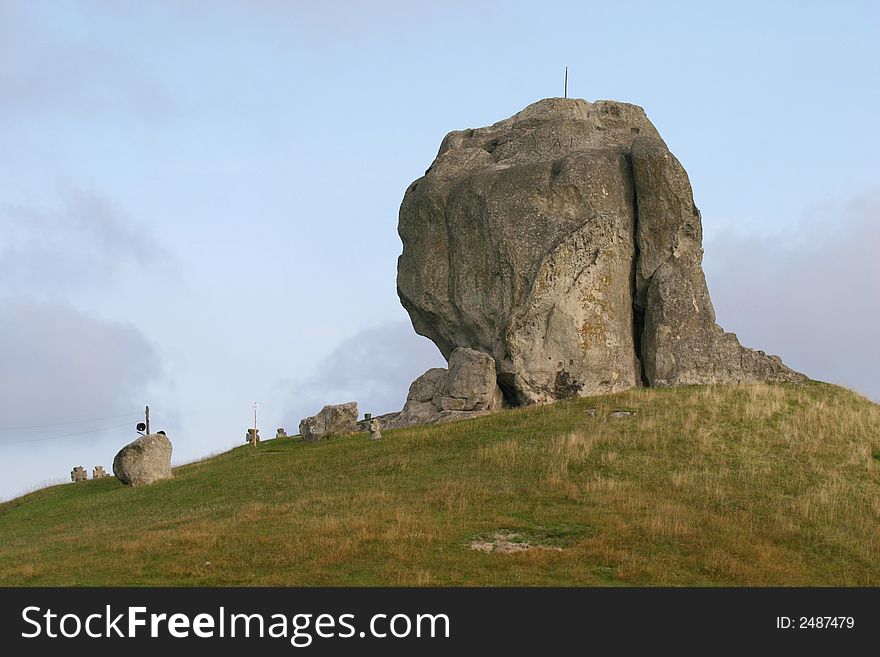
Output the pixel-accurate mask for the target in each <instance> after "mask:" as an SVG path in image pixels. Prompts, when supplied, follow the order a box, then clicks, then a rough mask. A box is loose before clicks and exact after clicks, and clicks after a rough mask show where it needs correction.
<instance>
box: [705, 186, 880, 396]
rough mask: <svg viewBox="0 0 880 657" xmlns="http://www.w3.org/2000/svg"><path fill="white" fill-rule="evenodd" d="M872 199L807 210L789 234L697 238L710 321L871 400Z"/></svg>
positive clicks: (878, 275) (874, 310)
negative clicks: (701, 243) (713, 314)
mask: <svg viewBox="0 0 880 657" xmlns="http://www.w3.org/2000/svg"><path fill="white" fill-rule="evenodd" d="M878 253H880V199H878V198H876V197H862V198H858V199H855V200H852V201H850V202H847V203H837V204H828V205H826V206H823V207H820V208H816V209H815V210H814V211H813V212H812V213H811V214H810V215H809V216H808V217H807V218H806V220H805V221H804V222H803V223H802V224H801V226H800V227H799V229H798V231H797V232H789V233H785V234H776V235H769V236H767V235H761V236H759V235H756V234H754V233H746V232H742V231H737V230H735V229H727V230H725V231H722V232H720V233H718V234H716V235H714V236H713V237H712V239H710V240H707V242H706V256H705V259H704V267H705V269H706V276H707V279H708V281H709V291H710V293H711V295H712V300H713V302H714V303H715V308H716V311H717V315H718V323H719V324H720V325H721V326H723V327H724V328H725V329H726V330H728V331H733V332H735V333H737V335H738V336H739V338H740V341H741V342H742V343H743V344H744V345H746V346H749V347H753V348H758V349H762V350H764V351H767V352H770V353H776V354H779V355H781V356H782V357H783V359H784V360H785V362H786V363H787V364H789V365H790V366H791V367H794V368H795V369H797V370H799V371H801V372H803V373H804V374H807V375H808V376H810V377H811V378H814V379H820V380H825V381H831V382H833V383H839V384H842V385H845V386H847V387H850V388H853V389H855V390H857V391H859V392H861V393H862V394H865V395H867V396H869V397H871V398H873V399H875V400H878V401H880V374H878V372H880V340H878V327H880V256H878Z"/></svg>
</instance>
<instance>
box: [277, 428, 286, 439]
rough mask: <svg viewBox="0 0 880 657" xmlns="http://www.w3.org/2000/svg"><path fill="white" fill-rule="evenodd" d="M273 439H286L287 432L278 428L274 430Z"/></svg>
mask: <svg viewBox="0 0 880 657" xmlns="http://www.w3.org/2000/svg"><path fill="white" fill-rule="evenodd" d="M275 438H287V432H286V431H285V430H284V427H279V428H278V429H276V430H275Z"/></svg>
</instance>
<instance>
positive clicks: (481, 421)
mask: <svg viewBox="0 0 880 657" xmlns="http://www.w3.org/2000/svg"><path fill="white" fill-rule="evenodd" d="M589 408H595V409H596V413H595V417H590V416H589V414H588V413H587V409H589ZM618 409H628V410H633V411H636V414H635V415H634V416H632V417H626V418H607V415H608V413H610V412H611V411H613V410H618ZM606 419H607V421H605V420H606ZM383 435H384V438H383V440H381V441H369V440H367V439H366V438H365V437H364V435H356V436H348V437H340V438H335V439H331V440H328V441H326V442H323V443H318V444H312V445H305V444H303V443H301V442H299V441H297V440H296V439H282V440H278V441H268V442H264V443H263V444H262V445H261V446H260V447H259V449H256V450H255V449H253V448H252V447H248V446H243V447H240V448H237V449H234V450H232V451H230V452H227V453H224V454H221V455H220V456H217V457H214V458H211V459H208V460H205V461H201V462H198V463H193V464H190V465H186V466H183V467H180V468H177V469H176V470H175V478H174V479H173V480H170V481H166V482H161V483H157V484H155V485H152V486H147V487H144V488H134V489H133V488H127V487H124V486H122V485H120V484H119V482H118V481H116V480H115V479H113V478H108V479H100V480H95V481H89V482H87V483H81V484H68V485H62V486H55V487H53V488H47V489H43V490H40V491H37V492H34V493H31V494H29V495H26V496H24V497H21V498H18V499H15V500H12V501H11V502H7V503H5V504H2V505H0V585H183V586H202V585H441V586H446V585H603V586H620V585H698V586H702V585H708V586H715V585H872V586H877V585H880V460H878V454H880V406H877V405H876V404H873V403H871V402H869V401H868V400H866V399H864V398H862V397H859V396H858V395H855V394H854V393H852V392H849V391H847V390H844V389H842V388H837V387H835V386H830V385H825V384H817V383H811V384H807V385H772V386H770V385H759V386H709V387H686V388H675V389H663V390H659V389H651V390H644V389H643V390H633V391H630V392H627V393H622V394H617V395H610V396H606V397H596V398H591V399H579V400H572V401H568V402H562V403H558V404H553V405H548V406H541V407H531V408H523V409H516V410H511V411H505V412H501V413H498V414H495V415H491V416H486V417H481V418H477V419H473V420H468V421H462V422H456V423H451V424H445V425H437V426H426V427H418V428H413V429H401V430H397V431H390V430H389V431H383ZM172 438H173V437H172ZM496 532H515V533H517V534H518V535H519V536H520V538H518V539H517V540H523V541H527V542H529V543H530V544H533V545H543V546H547V547H549V548H553V549H533V550H528V551H523V552H517V553H513V554H499V553H492V554H485V553H482V552H478V551H475V550H472V549H470V542H471V541H472V540H474V539H478V538H485V537H490V536H492V535H493V534H494V533H496ZM559 548H561V549H559Z"/></svg>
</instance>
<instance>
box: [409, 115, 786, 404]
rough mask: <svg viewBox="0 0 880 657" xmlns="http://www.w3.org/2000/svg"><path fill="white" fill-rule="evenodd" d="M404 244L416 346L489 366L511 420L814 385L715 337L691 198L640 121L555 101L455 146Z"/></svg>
mask: <svg viewBox="0 0 880 657" xmlns="http://www.w3.org/2000/svg"><path fill="white" fill-rule="evenodd" d="M398 231H399V233H400V237H401V240H402V241H403V254H402V255H401V256H400V258H399V260H398V275H397V287H398V294H399V296H400V299H401V302H402V303H403V306H404V307H405V308H406V310H407V311H408V312H409V315H410V318H411V319H412V322H413V326H414V327H415V329H416V332H418V333H420V334H421V335H424V336H427V337H428V338H430V339H431V340H433V341H434V343H435V344H437V346H438V347H439V348H440V351H441V352H442V353H443V355H444V356H446V357H447V358H448V359H450V372H451V371H452V369H453V367H452V358H451V357H452V355H453V353H454V351H455V350H456V349H457V348H460V347H468V348H471V349H473V350H476V351H478V352H482V353H483V354H486V355H489V356H491V357H492V358H493V359H494V361H495V367H496V373H497V381H498V384H499V386H500V387H501V389H502V390H503V392H504V396H505V397H506V399H507V401H508V402H509V403H511V404H524V403H539V402H545V401H552V400H556V399H562V398H566V397H572V396H585V395H592V394H600V393H608V392H616V391H619V390H624V389H627V388H632V387H634V386H639V385H653V386H669V385H679V384H688V383H723V382H739V381H742V382H748V381H758V380H798V379H801V378H803V377H802V375H800V374H797V373H796V372H793V371H792V370H790V369H788V368H787V367H785V366H784V365H783V364H782V363H781V361H779V359H777V358H775V357H771V356H767V355H765V354H764V353H763V352H756V351H752V350H749V349H745V348H743V347H741V346H740V344H739V342H738V341H737V339H736V336H735V335H733V334H731V333H725V332H724V331H723V330H721V328H719V327H718V326H717V325H716V324H715V314H714V310H713V308H712V303H711V301H710V299H709V293H708V290H707V288H706V281H705V278H704V276H703V272H702V268H701V261H702V246H701V242H702V225H701V221H700V213H699V211H698V210H697V208H696V206H695V205H694V201H693V195H692V192H691V187H690V182H689V181H688V177H687V174H686V173H685V171H684V168H683V167H682V166H681V164H679V162H678V160H676V158H675V156H673V155H672V153H670V152H669V149H668V148H667V147H666V144H665V143H664V142H663V140H662V139H661V137H660V135H659V134H658V132H657V130H656V129H655V128H654V126H653V125H652V124H651V122H650V121H649V120H648V118H647V116H646V115H645V112H644V110H642V109H641V108H640V107H637V106H635V105H628V104H625V103H617V102H612V101H597V102H595V103H589V102H587V101H584V100H577V99H561V98H552V99H546V100H542V101H539V102H537V103H534V104H533V105H530V106H528V107H527V108H525V109H524V110H523V111H521V112H519V113H518V114H516V115H514V116H513V117H511V118H509V119H506V120H504V121H501V122H499V123H496V124H494V125H492V126H488V127H485V128H479V129H470V130H463V131H455V132H451V133H449V134H448V135H447V136H446V138H445V139H444V140H443V143H442V144H441V146H440V151H439V153H438V155H437V157H436V159H435V160H434V162H433V164H432V165H431V167H430V168H429V169H428V171H427V172H426V173H425V175H424V176H423V177H421V178H419V179H418V180H416V181H415V182H413V183H412V184H411V185H410V186H409V188H408V189H407V191H406V194H405V196H404V199H403V203H402V204H401V207H400V221H399V226H398ZM432 371H433V370H432ZM432 371H429V372H428V373H426V374H425V375H423V376H422V377H421V378H420V379H418V380H417V381H416V383H418V384H419V387H418V389H417V390H415V391H414V390H412V389H411V390H410V396H411V399H410V400H408V402H407V405H408V406H409V405H410V401H412V402H413V412H414V413H418V412H421V410H423V409H422V408H421V407H416V404H426V403H427V401H428V400H427V398H426V390H427V389H428V388H429V387H430V384H431V383H432V382H434V380H435V378H436V377H439V376H440V375H439V374H437V373H436V371H433V372H435V373H434V374H431V372H432ZM441 371H442V370H441ZM429 375H430V376H429ZM426 377H428V378H426ZM416 383H414V384H413V386H416ZM423 389H424V390H423ZM457 393H458V391H456V392H455V394H451V395H450V397H452V398H453V399H457V398H458V397H457ZM452 403H453V404H456V403H457V402H452ZM404 413H406V409H405V410H404Z"/></svg>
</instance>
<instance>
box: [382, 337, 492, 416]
mask: <svg viewBox="0 0 880 657" xmlns="http://www.w3.org/2000/svg"><path fill="white" fill-rule="evenodd" d="M503 401H504V400H503V397H502V394H501V390H500V389H499V387H498V384H497V381H496V376H495V361H494V360H493V359H492V357H491V356H489V355H487V354H484V353H482V352H479V351H476V350H474V349H468V348H466V347H459V348H458V349H456V350H455V351H453V352H452V354H451V356H450V358H449V369H448V370H445V369H443V368H439V367H435V368H433V369H430V370H428V371H427V372H425V373H424V374H422V375H421V376H420V377H419V378H417V379H416V380H415V381H413V382H412V385H410V387H409V394H407V396H406V404H405V405H404V407H403V410H402V411H401V412H400V413H399V414H398V415H396V416H394V417H387V418H385V419H384V420H383V424H384V425H385V426H388V427H391V428H397V427H407V426H413V425H417V424H431V423H434V422H443V421H448V420H457V419H461V418H466V417H474V416H475V415H481V414H484V413H487V412H489V411H495V410H498V409H500V408H501V407H502V405H503Z"/></svg>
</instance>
